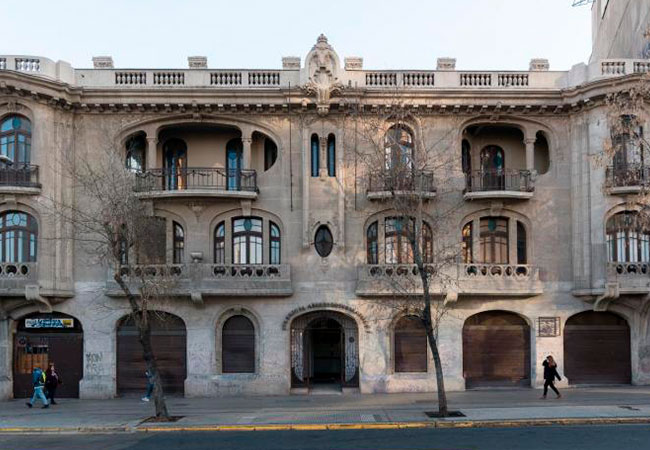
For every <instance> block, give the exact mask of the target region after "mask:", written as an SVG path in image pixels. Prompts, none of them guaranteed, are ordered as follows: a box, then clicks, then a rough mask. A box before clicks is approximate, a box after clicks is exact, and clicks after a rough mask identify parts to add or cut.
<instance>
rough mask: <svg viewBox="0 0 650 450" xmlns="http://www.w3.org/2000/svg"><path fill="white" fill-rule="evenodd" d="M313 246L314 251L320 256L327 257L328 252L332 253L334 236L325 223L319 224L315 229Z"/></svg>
mask: <svg viewBox="0 0 650 450" xmlns="http://www.w3.org/2000/svg"><path fill="white" fill-rule="evenodd" d="M314 247H316V253H318V254H319V255H320V257H321V258H327V257H328V256H329V255H330V253H332V248H334V237H333V236H332V232H331V231H330V229H329V228H328V227H327V225H321V226H320V227H318V229H317V230H316V236H315V237H314Z"/></svg>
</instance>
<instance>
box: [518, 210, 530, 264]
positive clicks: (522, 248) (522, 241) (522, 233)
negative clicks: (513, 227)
mask: <svg viewBox="0 0 650 450" xmlns="http://www.w3.org/2000/svg"><path fill="white" fill-rule="evenodd" d="M526 251H527V250H526V228H525V227H524V224H523V223H521V222H519V221H517V264H527V259H528V257H527V256H526Z"/></svg>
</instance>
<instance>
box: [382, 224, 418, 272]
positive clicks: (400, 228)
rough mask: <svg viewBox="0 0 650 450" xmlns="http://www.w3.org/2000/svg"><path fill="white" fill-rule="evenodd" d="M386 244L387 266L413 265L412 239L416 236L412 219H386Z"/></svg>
mask: <svg viewBox="0 0 650 450" xmlns="http://www.w3.org/2000/svg"><path fill="white" fill-rule="evenodd" d="M384 224H385V228H384V242H385V250H386V252H385V253H386V264H413V248H412V247H411V242H410V239H411V237H412V236H413V234H414V232H415V231H414V225H415V223H414V220H413V218H412V217H386V219H385V221H384Z"/></svg>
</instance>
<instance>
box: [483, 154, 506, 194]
mask: <svg viewBox="0 0 650 450" xmlns="http://www.w3.org/2000/svg"><path fill="white" fill-rule="evenodd" d="M504 169H505V154H504V152H503V149H502V148H501V147H499V146H497V145H488V146H487V147H484V148H483V150H481V175H482V177H481V186H482V189H483V190H485V191H501V190H503V189H505V176H506V175H505V170H504Z"/></svg>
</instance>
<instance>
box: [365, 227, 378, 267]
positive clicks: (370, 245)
mask: <svg viewBox="0 0 650 450" xmlns="http://www.w3.org/2000/svg"><path fill="white" fill-rule="evenodd" d="M377 237H378V236H377V222H373V223H371V224H370V226H369V227H368V229H367V230H366V254H367V258H366V259H367V261H368V264H379V254H378V253H379V244H378V242H377Z"/></svg>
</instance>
